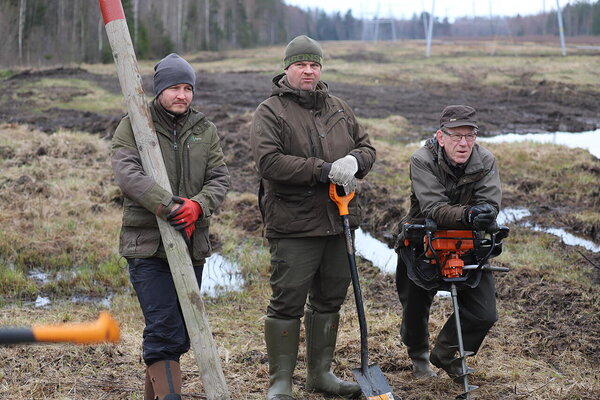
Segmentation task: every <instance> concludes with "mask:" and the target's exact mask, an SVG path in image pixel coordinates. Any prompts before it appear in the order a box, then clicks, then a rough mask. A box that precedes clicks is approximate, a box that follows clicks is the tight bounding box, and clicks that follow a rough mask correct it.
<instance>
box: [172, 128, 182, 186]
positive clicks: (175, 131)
mask: <svg viewBox="0 0 600 400" xmlns="http://www.w3.org/2000/svg"><path fill="white" fill-rule="evenodd" d="M173 152H174V153H175V171H176V172H175V173H176V178H177V179H176V180H175V187H174V188H173V189H174V190H177V195H179V185H180V180H181V176H180V173H179V168H180V162H179V146H178V145H177V129H175V128H173Z"/></svg>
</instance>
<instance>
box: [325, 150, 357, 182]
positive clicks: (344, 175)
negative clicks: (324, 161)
mask: <svg viewBox="0 0 600 400" xmlns="http://www.w3.org/2000/svg"><path fill="white" fill-rule="evenodd" d="M356 172H358V161H357V160H356V157H354V156H353V155H350V154H348V155H347V156H346V157H342V158H339V159H337V160H335V161H334V162H333V164H331V170H330V171H329V175H328V177H329V180H330V181H331V182H333V183H335V184H336V185H340V186H344V187H346V186H348V185H349V184H350V181H352V180H353V179H354V174H356ZM354 186H355V187H356V182H355V184H354Z"/></svg>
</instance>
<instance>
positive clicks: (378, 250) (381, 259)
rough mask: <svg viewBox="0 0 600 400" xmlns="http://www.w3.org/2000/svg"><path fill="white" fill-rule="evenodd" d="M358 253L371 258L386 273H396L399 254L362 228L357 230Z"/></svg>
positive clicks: (356, 243) (356, 244) (368, 258)
mask: <svg viewBox="0 0 600 400" xmlns="http://www.w3.org/2000/svg"><path fill="white" fill-rule="evenodd" d="M354 234H355V241H354V242H355V246H356V253H357V254H359V255H360V256H361V257H363V258H365V259H367V260H369V261H370V262H371V263H372V264H373V265H374V266H376V267H377V268H379V269H380V270H381V272H383V273H385V274H395V273H396V264H397V263H398V254H396V252H395V251H394V249H390V248H389V247H388V245H387V244H385V243H384V242H382V241H379V240H377V239H375V238H374V237H373V236H371V235H369V234H368V233H366V232H365V231H363V230H362V229H361V228H358V229H357V230H356V231H355V233H354Z"/></svg>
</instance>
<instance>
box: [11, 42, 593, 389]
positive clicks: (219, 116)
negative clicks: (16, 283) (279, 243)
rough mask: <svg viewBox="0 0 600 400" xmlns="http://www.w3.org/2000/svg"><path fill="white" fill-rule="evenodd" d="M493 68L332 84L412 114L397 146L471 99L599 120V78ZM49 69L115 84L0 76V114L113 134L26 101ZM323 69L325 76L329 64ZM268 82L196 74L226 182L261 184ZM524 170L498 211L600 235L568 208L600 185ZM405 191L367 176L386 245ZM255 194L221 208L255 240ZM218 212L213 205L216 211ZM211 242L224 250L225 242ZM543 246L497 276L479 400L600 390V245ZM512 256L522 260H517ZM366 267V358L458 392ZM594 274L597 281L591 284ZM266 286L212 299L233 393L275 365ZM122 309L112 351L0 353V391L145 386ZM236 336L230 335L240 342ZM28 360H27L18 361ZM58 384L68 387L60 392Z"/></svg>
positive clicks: (526, 120) (80, 115) (437, 319)
mask: <svg viewBox="0 0 600 400" xmlns="http://www.w3.org/2000/svg"><path fill="white" fill-rule="evenodd" d="M359 56H364V53H361V55H359V54H358V53H357V54H353V53H349V54H346V55H344V57H348V59H353V60H356V59H357V57H359ZM375 56H377V57H379V58H378V60H379V61H380V62H382V63H386V62H388V61H387V59H386V58H385V57H383V56H381V55H373V56H372V57H375ZM336 68H338V70H339V69H340V67H336ZM458 74H459V75H460V71H458ZM485 74H486V72H485V71H482V72H481V74H480V75H478V74H475V75H473V73H472V72H470V73H469V74H465V75H464V76H462V79H461V81H460V83H459V84H455V85H450V84H439V83H438V84H435V85H428V84H425V83H424V82H423V81H422V80H420V81H417V82H415V83H410V82H408V81H407V80H404V79H402V80H401V81H402V84H401V85H395V84H391V83H393V81H394V78H393V77H391V78H389V79H388V83H386V84H384V85H375V84H373V82H365V83H364V84H362V85H358V84H350V83H340V82H337V81H336V82H335V83H332V84H330V89H331V92H332V93H333V94H335V95H338V96H340V97H342V98H344V99H345V100H347V101H348V103H349V104H350V105H351V106H352V107H353V109H354V110H355V112H356V114H357V116H358V117H361V118H386V117H388V116H394V115H395V116H402V117H404V118H406V120H407V121H408V124H410V126H411V130H410V131H409V132H407V133H406V134H404V135H402V136H400V135H399V136H398V137H392V138H391V139H392V140H393V141H398V142H409V141H410V142H412V141H414V140H416V139H419V138H423V137H425V136H428V135H429V134H430V133H432V132H433V130H435V129H436V127H437V124H438V121H437V118H438V115H439V112H440V110H441V109H442V108H443V107H444V106H445V105H447V104H451V103H468V104H472V105H475V106H476V107H477V109H478V111H479V114H480V119H481V121H482V123H481V125H482V131H483V134H484V135H496V134H500V133H504V132H538V131H549V132H551V131H558V130H560V131H572V132H577V131H586V130H593V129H596V128H598V127H600V115H599V114H598V110H600V96H599V95H598V93H597V92H596V91H593V90H592V89H591V88H586V87H581V86H579V87H576V86H574V85H570V84H566V83H560V82H557V81H547V80H536V79H534V78H533V75H532V74H531V73H523V74H522V75H521V76H519V77H517V78H516V79H515V80H514V81H513V82H512V83H511V84H510V85H504V86H490V85H482V84H480V80H483V79H485ZM43 78H52V79H65V80H69V79H77V80H80V81H90V82H93V83H94V84H95V85H98V86H100V87H102V88H103V89H105V90H107V91H109V92H110V93H114V94H119V93H120V88H119V86H118V81H117V79H116V77H114V76H111V75H101V74H94V73H91V72H89V71H88V70H86V69H84V68H67V67H64V68H55V69H47V70H41V71H38V70H28V71H22V72H20V73H17V74H15V75H13V76H12V77H10V78H9V79H7V80H4V81H0V91H1V92H2V98H1V99H0V122H9V123H15V124H29V125H30V126H31V127H34V128H37V129H40V130H42V131H44V132H47V133H53V132H56V131H58V130H59V129H62V128H65V129H69V130H76V131H84V132H91V133H95V134H98V135H99V136H101V137H103V138H106V139H108V138H110V136H111V134H112V132H113V131H114V128H115V127H116V125H117V123H118V121H119V120H120V118H121V116H120V115H114V114H102V113H95V112H90V111H80V110H75V109H65V108H63V107H60V108H59V107H49V108H44V109H43V110H41V109H40V108H39V107H32V103H34V100H35V98H36V96H39V95H40V93H38V92H37V91H34V90H29V91H28V90H23V89H22V87H23V83H24V82H28V83H32V82H36V81H39V80H41V79H43ZM323 78H324V80H325V81H327V76H326V74H324V76H323ZM143 80H144V86H145V89H146V91H147V92H148V93H151V90H152V87H151V76H149V75H144V76H143ZM270 80H271V76H270V75H268V74H264V73H258V72H243V73H240V72H235V73H234V72H225V73H208V72H200V73H199V74H198V90H197V92H196V97H195V99H194V105H195V107H196V108H197V109H199V110H201V111H203V112H204V113H205V114H207V116H208V117H209V118H210V119H211V120H212V121H213V122H214V123H215V124H216V125H217V127H218V129H219V132H220V134H221V137H222V143H223V147H224V152H225V154H226V157H227V161H228V166H229V168H230V171H231V176H232V191H233V192H236V193H242V194H243V193H250V194H254V193H255V192H256V188H257V182H258V177H257V175H256V173H255V172H254V167H253V162H252V160H251V154H250V147H249V144H248V131H249V126H250V120H251V116H252V111H253V110H254V109H255V107H256V106H257V105H258V104H259V103H260V102H261V101H262V100H263V99H264V98H266V97H267V96H268V95H269V92H270ZM407 82H408V83H407ZM81 93H82V89H77V88H73V87H69V86H68V85H65V87H63V88H59V89H57V90H55V91H52V92H46V93H43V95H44V96H45V97H47V98H48V99H49V100H50V101H56V102H67V101H69V99H73V98H76V97H77V96H80V95H81ZM357 93H360V96H357V95H356V94H357ZM378 151H379V150H378ZM11 154H12V153H11V151H10V150H8V149H3V151H2V153H1V154H0V157H1V158H4V159H9V158H11V157H12V155H11ZM43 155H44V154H36V155H33V156H32V157H33V158H35V157H38V156H40V157H41V156H43ZM394 161H395V160H393V159H390V158H382V159H381V160H378V165H376V167H375V168H376V171H377V172H379V173H381V174H384V173H385V171H386V169H388V168H389V167H390V166H391V165H394ZM577 168H579V169H580V170H581V171H582V172H585V173H586V174H590V175H591V176H594V177H596V179H597V181H600V163H599V161H598V160H597V159H595V160H594V159H592V158H589V159H586V161H582V162H581V163H580V164H579V165H577ZM526 175H527V174H519V173H514V171H508V172H507V174H506V176H505V180H503V184H504V185H505V194H504V201H503V206H504V207H515V206H526V207H528V208H530V210H531V211H532V214H533V216H532V219H531V220H532V221H533V222H535V223H548V222H550V221H551V222H552V224H553V225H555V226H559V227H564V228H568V229H569V231H571V232H574V233H577V234H580V235H581V236H583V237H586V238H588V239H590V240H596V242H598V241H599V240H600V222H599V221H596V220H591V221H583V222H582V220H581V219H578V218H575V217H574V215H575V214H576V213H578V212H586V211H590V210H591V211H594V210H597V209H598V208H599V207H600V191H598V190H600V189H596V192H593V191H592V195H590V196H587V197H585V198H575V197H574V196H568V195H564V194H563V195H561V193H560V191H557V192H556V193H553V196H547V195H545V194H544V193H538V194H534V193H535V189H536V188H538V187H540V186H542V185H543V182H540V181H538V180H536V179H534V178H531V177H528V176H526ZM549 179H556V178H554V177H549ZM106 184H107V185H110V184H112V182H106ZM27 185H33V183H32V180H31V179H30V180H27V179H24V181H23V182H21V183H19V182H10V184H6V185H4V186H3V187H2V188H4V187H6V188H8V189H10V190H17V191H19V190H21V191H25V192H27V190H28V189H27V187H26V186H27ZM594 193H595V194H594ZM406 195H407V193H402V194H400V195H398V194H392V188H390V187H388V186H386V185H385V184H384V183H382V182H375V181H369V180H367V181H366V182H365V183H364V184H363V185H362V196H363V199H366V201H364V208H365V211H366V213H365V214H366V215H367V218H366V219H365V223H364V227H365V229H366V230H368V231H369V232H371V233H372V234H373V235H375V236H376V237H378V238H379V239H381V240H383V241H388V242H389V241H390V236H389V233H390V232H391V231H392V230H393V228H394V227H395V225H396V224H397V222H398V221H399V220H400V218H401V217H402V216H403V215H404V213H405V212H406V210H405V208H404V206H403V204H405V203H404V201H405V197H406ZM230 197H231V196H230ZM248 198H249V197H242V198H241V199H238V198H237V197H236V198H234V199H230V200H228V202H227V203H226V205H225V210H224V214H225V215H226V214H227V212H231V210H235V213H236V215H237V225H238V226H239V228H241V229H242V230H243V232H244V235H247V236H249V237H258V236H260V233H261V222H260V216H259V213H258V208H257V206H256V204H255V202H254V201H251V200H249V199H248ZM250 198H251V197H250ZM118 203H119V200H118V199H111V202H110V203H107V204H105V205H103V206H104V207H107V208H108V207H118ZM221 215H223V214H221ZM219 218H221V217H220V216H218V215H217V216H216V219H219ZM520 229H523V228H518V227H517V228H516V229H515V232H514V237H511V240H513V245H514V246H515V247H516V248H518V249H520V250H521V251H523V249H527V244H523V243H521V242H519V241H522V240H524V239H523V238H524V237H525V238H527V236H526V233H524V232H523V231H520ZM213 239H214V241H215V243H214V244H215V247H216V248H218V247H219V245H220V244H219V238H218V237H214V238H213ZM545 245H546V244H545ZM518 246H521V247H518ZM543 251H544V252H548V253H551V254H553V255H560V258H558V256H557V259H556V261H550V262H547V263H545V264H543V265H540V266H539V268H537V269H532V268H524V269H522V270H518V271H519V273H514V274H507V275H503V276H499V277H498V299H499V312H500V321H499V322H498V324H497V325H496V327H494V329H493V330H492V331H491V333H490V335H489V337H488V339H486V343H485V344H484V347H483V349H482V352H481V353H480V355H479V356H478V357H477V358H476V359H475V360H474V363H475V364H474V366H475V367H476V368H477V374H476V375H475V376H474V384H476V385H480V386H481V389H480V390H479V391H478V392H477V393H478V394H477V397H476V398H478V399H482V400H483V399H486V400H487V399H493V400H499V399H536V400H542V399H549V398H551V399H565V400H566V399H591V398H600V383H599V382H600V375H599V374H598V369H597V365H598V363H600V350H599V349H600V346H599V345H598V338H600V304H599V300H598V299H599V296H600V290H599V289H598V282H600V253H591V252H583V251H581V250H579V249H575V248H572V247H569V246H565V245H563V244H562V243H560V241H558V240H556V241H554V242H551V243H549V244H547V247H546V248H545V249H544V250H543ZM507 265H509V266H510V267H518V266H516V265H512V264H510V262H509V263H508V264H507ZM360 269H361V276H362V277H363V279H364V282H365V287H364V288H363V290H364V295H365V298H366V299H368V300H367V307H368V310H369V315H370V318H371V319H374V320H377V322H376V323H375V324H373V326H372V330H371V332H370V333H371V341H372V343H371V346H372V347H371V349H370V350H371V353H372V354H371V356H372V358H373V359H374V360H378V363H379V365H380V366H381V368H382V370H383V371H384V372H385V373H386V376H387V377H388V379H389V381H390V383H391V384H392V386H393V387H394V390H396V391H397V392H398V393H397V394H399V395H401V396H402V398H403V399H404V400H408V399H414V400H416V399H446V398H452V396H451V394H456V393H458V390H457V388H456V387H452V386H450V385H451V384H450V383H449V382H450V381H449V380H448V379H446V377H443V378H442V379H437V380H428V381H416V380H415V379H414V378H413V377H412V375H411V372H410V362H409V360H408V358H407V356H406V354H405V349H404V348H403V346H402V345H401V344H400V342H399V338H398V332H397V330H398V324H399V316H398V313H399V305H398V300H397V296H396V293H395V286H394V280H393V276H390V275H381V274H379V273H378V272H377V271H378V270H377V269H376V268H374V267H372V266H371V265H369V263H367V262H365V261H364V260H361V262H360ZM549 269H552V270H553V271H556V270H560V271H564V272H565V274H569V273H571V272H570V270H572V271H577V273H578V274H580V275H581V276H584V277H585V278H586V282H585V283H584V282H578V281H577V280H575V279H570V278H569V279H567V278H565V279H564V280H561V279H554V278H552V279H548V278H547V276H548V274H546V271H547V270H549ZM553 276H554V275H553ZM589 282H592V284H591V286H590V284H589ZM590 287H591V289H590ZM265 289H266V287H265V285H264V283H263V284H255V285H254V284H249V285H248V292H249V294H248V298H247V297H243V298H236V297H235V295H233V296H232V298H228V297H226V298H223V299H218V300H215V301H214V302H211V303H210V304H209V306H208V309H209V312H210V313H211V315H210V318H211V319H212V320H213V321H215V320H216V322H215V325H216V326H217V327H216V329H215V331H214V334H215V337H216V338H217V341H219V342H221V343H224V346H225V347H227V346H228V345H230V347H231V348H232V349H233V350H231V353H229V352H225V353H224V354H222V355H224V359H225V360H226V370H225V375H226V378H227V380H228V382H229V383H230V385H231V387H232V393H233V394H234V398H236V399H260V398H263V397H264V394H263V393H264V391H265V388H266V385H267V380H268V374H267V365H266V354H265V349H264V344H263V343H262V337H261V336H260V329H261V328H262V325H261V324H262V320H260V318H261V316H262V314H263V309H264V307H265V304H266V303H265V302H266V299H267V295H266V294H265V293H264V290H265ZM590 291H591V292H590ZM350 296H351V295H350V294H349V297H348V301H347V302H346V304H345V305H344V309H343V317H342V318H343V324H342V326H343V331H342V333H341V336H340V340H339V342H340V343H342V345H340V346H339V349H338V352H337V356H336V363H335V368H336V369H337V371H338V372H339V373H342V374H347V375H346V376H345V377H346V378H349V368H353V367H354V366H356V365H358V364H359V342H358V338H357V336H356V334H355V331H356V329H357V326H356V323H355V321H354V314H353V309H352V306H353V301H352V299H351V297H350ZM253 297H254V298H253ZM257 299H258V301H257ZM448 303H449V302H443V301H441V302H436V303H434V306H433V308H432V322H431V328H432V331H433V330H437V329H439V328H440V327H441V324H442V323H443V320H444V319H445V317H446V316H447V315H448V313H449V312H450V305H449V304H448ZM240 312H241V313H244V314H247V315H248V316H249V317H248V319H244V320H240V321H236V328H237V329H235V330H231V329H229V327H230V324H227V323H225V324H223V323H222V322H220V320H221V319H223V318H225V317H224V316H225V315H236V313H240ZM10 314H11V310H10V309H6V310H0V316H2V317H4V316H9V315H10ZM25 314H30V315H29V316H30V317H31V318H33V319H35V318H36V317H38V316H40V314H42V311H40V310H34V311H26V312H25ZM130 314H132V315H135V316H131V315H130ZM121 317H122V318H124V320H123V321H122V322H123V325H124V328H125V329H124V334H125V335H124V340H123V342H122V343H121V344H120V345H118V346H117V347H114V348H113V347H110V346H102V347H97V348H91V347H85V348H76V349H73V348H70V347H60V351H57V352H56V354H54V352H53V351H52V350H45V349H44V350H40V351H39V354H40V357H39V358H36V357H32V355H31V354H30V353H29V350H28V348H27V347H17V348H15V349H14V350H13V351H11V352H8V351H5V352H4V353H1V352H0V356H3V357H4V359H3V360H1V361H0V367H2V370H3V371H4V372H3V374H2V373H0V394H2V395H3V398H7V399H23V398H27V397H23V396H31V397H32V398H40V399H41V398H65V399H67V398H68V399H90V398H106V399H139V398H140V397H139V390H138V389H139V388H141V385H142V379H143V376H142V373H143V369H142V366H141V361H140V358H139V357H140V354H139V343H140V338H139V336H140V331H141V321H140V318H139V315H138V314H137V310H133V311H130V310H128V311H127V313H126V314H125V312H124V313H123V314H122V315H121ZM242 342H243V343H242ZM231 343H235V346H234V345H233V344H231ZM240 343H241V344H240ZM23 359H25V360H26V363H23V362H22V360H23ZM304 361H305V360H304V358H303V356H300V359H299V365H298V369H297V373H296V375H295V384H296V386H297V388H299V393H301V396H303V395H305V392H304V391H302V390H301V389H302V388H303V377H304V372H305V365H304ZM183 366H184V379H185V385H184V393H187V394H188V396H189V398H198V399H202V398H204V396H203V394H202V386H201V382H200V378H199V376H198V373H197V372H196V368H195V366H194V365H193V360H191V358H185V359H184V363H183ZM94 368H95V369H96V370H95V371H94ZM8 371H11V372H8ZM12 371H14V373H13V372H12ZM132 371H133V372H132ZM9 374H10V375H9ZM15 388H19V389H15ZM65 388H67V389H65ZM69 388H70V389H69ZM11 390H12V391H11ZM66 392H67V393H66ZM15 393H17V394H15ZM56 393H66V394H65V395H64V396H57V395H56ZM300 398H303V399H304V400H320V399H322V398H323V397H321V396H318V395H308V394H306V397H305V398H304V397H300Z"/></svg>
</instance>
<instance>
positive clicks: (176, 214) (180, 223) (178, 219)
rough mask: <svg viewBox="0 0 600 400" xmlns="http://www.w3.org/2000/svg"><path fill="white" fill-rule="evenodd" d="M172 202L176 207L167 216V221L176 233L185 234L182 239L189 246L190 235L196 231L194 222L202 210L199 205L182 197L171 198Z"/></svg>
mask: <svg viewBox="0 0 600 400" xmlns="http://www.w3.org/2000/svg"><path fill="white" fill-rule="evenodd" d="M172 200H173V201H174V202H175V203H177V204H178V205H176V206H175V207H173V210H172V211H171V212H170V213H169V215H167V221H168V222H169V224H171V226H172V227H174V228H175V229H177V230H178V231H182V230H183V232H185V235H184V238H185V239H187V240H186V242H188V244H189V240H190V239H191V237H192V233H194V230H196V221H197V220H198V218H200V215H202V208H201V207H200V204H198V203H196V202H195V201H193V200H190V199H186V198H184V197H178V196H173V197H172Z"/></svg>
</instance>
